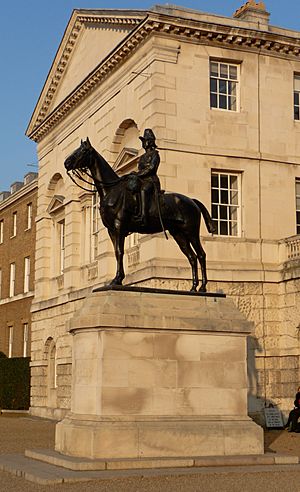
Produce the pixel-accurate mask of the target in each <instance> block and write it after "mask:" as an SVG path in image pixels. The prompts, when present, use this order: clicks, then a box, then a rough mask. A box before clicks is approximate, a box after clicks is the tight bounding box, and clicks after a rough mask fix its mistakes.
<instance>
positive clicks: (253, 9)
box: [233, 0, 270, 30]
mask: <svg viewBox="0 0 300 492" xmlns="http://www.w3.org/2000/svg"><path fill="white" fill-rule="evenodd" d="M233 17H235V18H236V19H240V20H244V21H247V22H252V23H255V24H257V27H258V28H259V29H261V30H268V26H269V18H270V13H269V12H267V10H266V6H265V4H264V2H256V1H255V0H249V1H248V2H246V3H245V4H244V5H242V6H241V7H240V8H239V9H237V10H236V11H235V13H234V14H233Z"/></svg>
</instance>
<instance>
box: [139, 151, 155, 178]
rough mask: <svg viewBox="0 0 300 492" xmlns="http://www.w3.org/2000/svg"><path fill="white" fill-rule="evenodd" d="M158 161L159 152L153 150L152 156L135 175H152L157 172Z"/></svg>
mask: <svg viewBox="0 0 300 492" xmlns="http://www.w3.org/2000/svg"><path fill="white" fill-rule="evenodd" d="M159 163H160V157H159V153H158V152H155V154H153V156H152V159H151V161H150V162H149V163H148V164H147V166H146V167H144V169H141V170H140V171H138V172H137V175H138V176H142V177H147V176H154V175H155V174H156V172H157V168H158V166H159Z"/></svg>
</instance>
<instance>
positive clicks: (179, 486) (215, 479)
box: [0, 415, 300, 492]
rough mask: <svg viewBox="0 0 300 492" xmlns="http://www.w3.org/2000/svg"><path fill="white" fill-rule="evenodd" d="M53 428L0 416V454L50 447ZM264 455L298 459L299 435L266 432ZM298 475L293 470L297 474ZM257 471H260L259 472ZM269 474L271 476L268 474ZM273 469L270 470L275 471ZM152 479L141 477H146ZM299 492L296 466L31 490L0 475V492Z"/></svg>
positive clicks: (177, 474)
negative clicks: (268, 453)
mask: <svg viewBox="0 0 300 492" xmlns="http://www.w3.org/2000/svg"><path fill="white" fill-rule="evenodd" d="M54 430H55V423H54V422H52V421H49V420H42V419H37V418H31V417H24V416H17V415H13V416H7V415H1V416H0V435H1V441H0V453H4V454H6V453H23V452H24V450H25V449H30V448H53V447H54ZM265 450H266V451H267V452H279V453H286V454H291V455H297V456H299V457H300V434H291V433H288V432H286V431H269V432H266V435H265ZM298 469H299V471H295V470H298ZM260 470H261V471H260ZM273 470H274V471H273ZM275 470H276V471H275ZM148 474H150V475H153V476H146V475H148ZM44 491H49V492H52V491H57V492H60V491H65V492H68V491H72V492H73V491H74V492H92V491H97V492H160V491H161V492H177V491H178V492H223V491H224V492H227V491H228V492H260V491H262V492H271V491H272V492H277V491H278V492H279V491H280V492H291V491H293V492H300V465H297V467H290V466H288V465H286V467H280V469H279V468H276V467H273V468H272V467H263V468H259V470H258V471H257V467H255V468H254V467H252V469H251V470H250V469H249V468H248V469H247V467H240V468H238V469H234V470H232V469H230V470H229V469H224V468H222V469H218V470H201V471H197V470H183V471H179V470H171V471H166V470H164V471H155V470H153V471H148V472H147V473H146V472H145V473H144V475H143V476H138V477H128V478H110V479H103V480H96V481H92V482H84V483H83V482H81V483H76V484H61V485H37V484H34V483H31V482H28V481H25V480H24V479H23V478H19V477H15V476H13V475H11V474H9V473H5V472H0V492H44Z"/></svg>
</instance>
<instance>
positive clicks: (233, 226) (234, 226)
mask: <svg viewBox="0 0 300 492" xmlns="http://www.w3.org/2000/svg"><path fill="white" fill-rule="evenodd" d="M237 231H238V229H237V222H229V234H230V235H231V236H237V235H238V233H237Z"/></svg>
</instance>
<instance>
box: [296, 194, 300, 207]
mask: <svg viewBox="0 0 300 492" xmlns="http://www.w3.org/2000/svg"><path fill="white" fill-rule="evenodd" d="M296 208H297V210H299V211H300V196H297V198H296Z"/></svg>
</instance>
